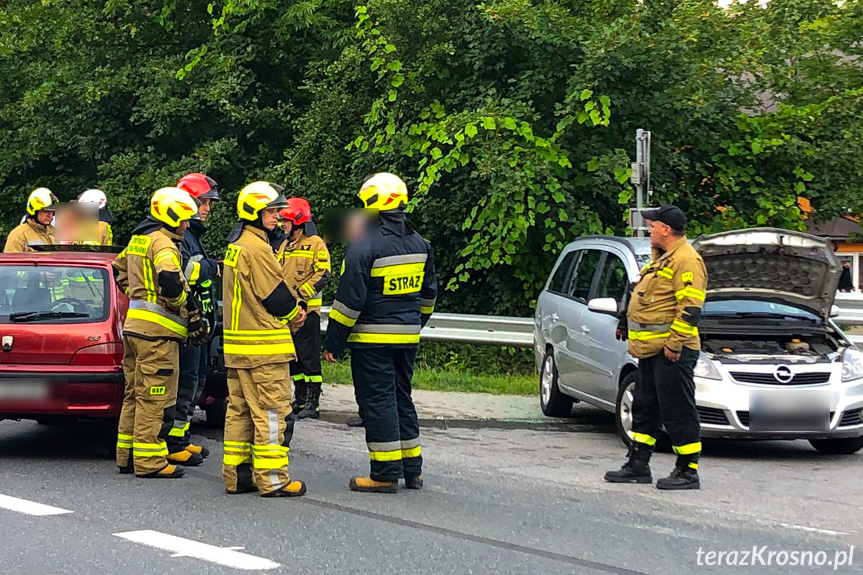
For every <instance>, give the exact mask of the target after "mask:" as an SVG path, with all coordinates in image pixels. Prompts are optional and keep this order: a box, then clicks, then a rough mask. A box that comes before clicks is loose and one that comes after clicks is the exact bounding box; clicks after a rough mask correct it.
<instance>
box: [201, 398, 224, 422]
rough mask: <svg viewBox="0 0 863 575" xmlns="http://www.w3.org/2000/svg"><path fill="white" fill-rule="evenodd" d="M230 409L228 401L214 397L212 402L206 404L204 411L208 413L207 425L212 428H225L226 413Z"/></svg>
mask: <svg viewBox="0 0 863 575" xmlns="http://www.w3.org/2000/svg"><path fill="white" fill-rule="evenodd" d="M227 411H228V402H227V401H226V400H224V399H219V398H214V399H213V402H212V403H208V404H206V405H204V413H206V414H207V427H209V428H210V429H223V428H224V427H225V415H226V413H227Z"/></svg>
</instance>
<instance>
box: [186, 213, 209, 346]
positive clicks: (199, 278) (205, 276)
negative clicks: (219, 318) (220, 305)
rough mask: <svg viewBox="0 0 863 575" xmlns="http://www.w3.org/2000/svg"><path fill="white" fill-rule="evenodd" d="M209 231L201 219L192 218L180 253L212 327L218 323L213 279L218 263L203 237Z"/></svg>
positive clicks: (193, 288) (187, 274)
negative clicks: (203, 242) (207, 250)
mask: <svg viewBox="0 0 863 575" xmlns="http://www.w3.org/2000/svg"><path fill="white" fill-rule="evenodd" d="M206 232H207V229H206V228H205V227H204V223H203V222H201V220H191V222H190V223H189V229H188V230H186V233H185V234H183V242H182V244H181V245H180V254H181V255H182V256H183V274H184V275H185V276H186V281H188V282H189V287H190V288H192V294H194V296H195V299H196V300H197V301H198V303H199V304H200V305H201V310H202V312H203V316H204V317H205V318H207V321H208V322H210V329H213V328H214V327H215V325H216V299H215V293H214V291H213V280H214V279H215V278H216V272H217V270H218V264H217V263H216V260H213V259H210V258H208V257H207V252H206V251H205V250H204V245H203V244H202V243H201V238H202V237H203V236H204V234H205V233H206Z"/></svg>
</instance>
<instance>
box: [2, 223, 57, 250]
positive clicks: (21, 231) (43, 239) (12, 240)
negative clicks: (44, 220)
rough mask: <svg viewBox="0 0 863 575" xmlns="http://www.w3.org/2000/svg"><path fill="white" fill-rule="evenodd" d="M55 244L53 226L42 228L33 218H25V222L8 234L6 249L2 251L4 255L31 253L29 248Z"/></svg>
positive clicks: (55, 238)
mask: <svg viewBox="0 0 863 575" xmlns="http://www.w3.org/2000/svg"><path fill="white" fill-rule="evenodd" d="M56 243H57V237H56V236H55V234H54V226H52V225H50V224H49V225H47V226H43V225H42V224H40V223H39V222H37V221H36V220H35V219H34V218H27V221H26V222H24V223H23V224H21V225H19V226H18V227H16V228H15V229H14V230H12V231H11V232H9V237H7V238H6V247H5V248H4V249H3V253H4V254H12V253H22V252H32V251H33V250H32V249H31V248H30V246H35V245H51V244H56Z"/></svg>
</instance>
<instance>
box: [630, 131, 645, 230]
mask: <svg viewBox="0 0 863 575" xmlns="http://www.w3.org/2000/svg"><path fill="white" fill-rule="evenodd" d="M643 136H644V130H642V129H641V128H639V129H637V130H636V131H635V164H633V166H632V180H633V183H634V184H635V213H634V214H632V218H631V219H632V227H634V228H635V236H636V237H639V238H643V237H644V222H643V220H642V219H641V210H642V209H644V195H643V192H642V190H643V188H642V186H643V185H644V178H643V174H644V170H643V166H644V148H643V146H642V145H641V140H642V138H643Z"/></svg>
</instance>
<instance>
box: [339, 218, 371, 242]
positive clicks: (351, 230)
mask: <svg viewBox="0 0 863 575" xmlns="http://www.w3.org/2000/svg"><path fill="white" fill-rule="evenodd" d="M368 219H369V217H368V215H367V214H365V213H364V212H362V211H360V210H358V211H356V212H354V213H353V215H351V216H350V217H349V218H348V220H347V222H345V237H346V238H347V240H348V241H349V242H353V241H356V240H358V239H359V238H360V236H362V235H363V232H364V231H365V229H366V222H367V221H368Z"/></svg>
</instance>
